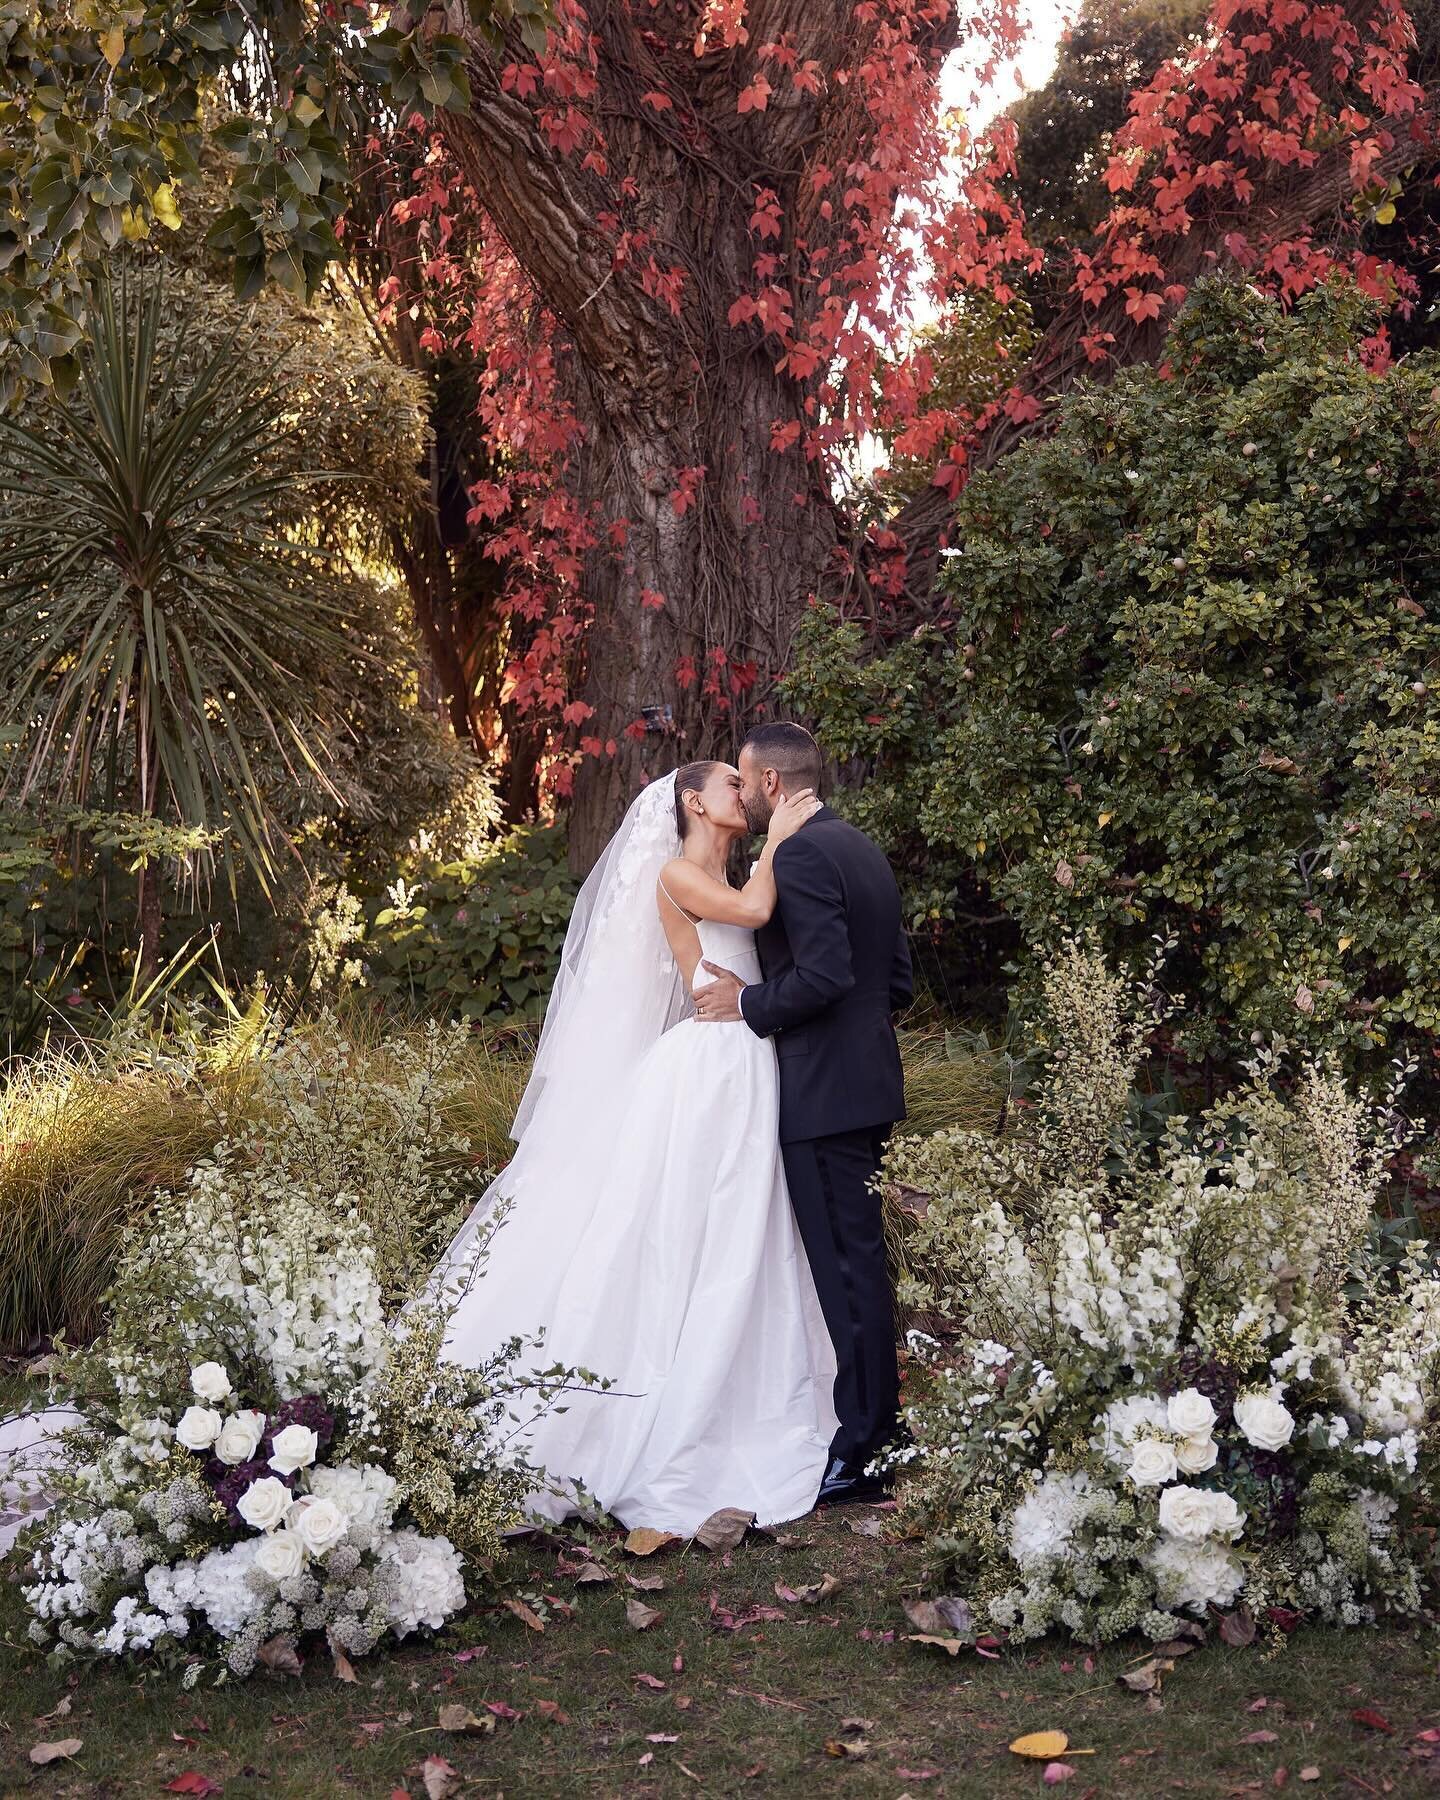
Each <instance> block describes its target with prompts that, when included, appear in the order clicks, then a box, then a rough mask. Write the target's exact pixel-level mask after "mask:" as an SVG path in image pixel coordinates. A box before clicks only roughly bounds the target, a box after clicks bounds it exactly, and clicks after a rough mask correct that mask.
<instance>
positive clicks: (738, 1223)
mask: <svg viewBox="0 0 1440 1800" xmlns="http://www.w3.org/2000/svg"><path fill="white" fill-rule="evenodd" d="M646 900H647V901H648V896H646ZM697 929H698V931H699V935H700V943H701V947H702V950H703V952H704V956H705V957H706V958H707V959H708V960H709V961H711V962H714V963H719V964H723V965H724V966H725V967H727V968H730V969H733V970H734V971H735V973H736V974H738V975H739V976H740V977H741V978H742V979H743V980H745V981H747V982H748V981H753V980H756V979H758V977H759V973H760V969H759V959H758V957H757V955H756V951H755V941H754V936H753V934H752V933H751V932H749V931H747V930H744V929H742V928H741V927H739V926H735V925H725V924H718V923H714V922H712V921H709V920H702V921H701V922H700V924H699V925H698V927H697ZM709 979H710V977H709V976H708V975H706V974H705V973H704V971H703V970H698V971H697V981H698V982H702V983H703V982H705V981H708V980H709ZM595 1080H596V1082H597V1084H599V1085H600V1086H601V1087H602V1088H603V1085H604V1072H603V1071H602V1070H601V1069H599V1068H598V1067H597V1068H596V1069H595ZM592 1097H593V1096H592ZM778 1100H779V1077H778V1070H777V1066H776V1058H775V1049H774V1046H773V1045H772V1044H771V1043H770V1042H769V1041H767V1040H765V1039H762V1038H758V1037H756V1036H755V1035H754V1033H752V1032H751V1031H750V1029H749V1027H748V1026H746V1025H744V1024H710V1023H706V1024H701V1023H699V1022H698V1021H696V1020H695V1019H693V1018H690V1019H685V1020H682V1021H681V1022H680V1023H678V1024H675V1025H673V1026H672V1027H671V1028H670V1029H669V1030H668V1031H665V1032H664V1034H663V1035H661V1036H660V1037H659V1038H658V1039H657V1040H656V1041H655V1042H654V1043H653V1044H652V1045H651V1046H650V1048H649V1049H648V1050H646V1051H645V1053H644V1054H643V1056H642V1058H641V1060H640V1062H639V1064H638V1067H637V1068H636V1069H635V1071H634V1074H633V1077H632V1078H630V1079H629V1080H628V1082H627V1085H626V1091H625V1092H624V1093H623V1094H620V1095H615V1096H614V1097H613V1106H612V1109H611V1110H610V1115H609V1117H608V1120H606V1121H605V1124H604V1129H603V1132H602V1133H600V1134H598V1135H591V1134H592V1133H594V1131H595V1108H594V1107H593V1106H591V1107H582V1108H580V1109H579V1110H580V1111H581V1112H583V1113H584V1114H585V1116H586V1118H587V1119H588V1120H589V1121H590V1127H589V1131H582V1132H580V1133H579V1134H578V1135H576V1134H574V1133H569V1132H566V1131H565V1130H564V1129H563V1125H562V1123H561V1121H560V1120H559V1118H558V1117H557V1109H556V1108H555V1107H554V1106H553V1105H551V1106H549V1107H548V1108H547V1109H546V1112H545V1115H544V1116H543V1117H542V1116H539V1115H537V1117H536V1118H535V1120H534V1122H533V1123H532V1124H530V1125H529V1126H528V1127H527V1129H526V1133H525V1137H524V1142H523V1144H522V1147H521V1151H520V1153H519V1154H518V1155H517V1157H516V1159H515V1162H514V1163H513V1164H512V1165H511V1170H512V1171H513V1175H512V1177H511V1180H510V1183H509V1185H508V1186H507V1181H506V1177H505V1176H502V1177H501V1178H500V1180H499V1181H498V1182H497V1183H496V1190H498V1192H499V1193H501V1194H504V1195H505V1196H506V1197H507V1198H508V1199H509V1200H510V1201H511V1202H512V1204H511V1207H510V1211H509V1213H508V1216H507V1217H506V1218H505V1220H504V1222H503V1224H502V1225H501V1226H500V1228H499V1230H498V1231H497V1232H496V1233H495V1235H494V1237H493V1238H492V1240H491V1244H490V1250H489V1257H488V1265H487V1267H486V1270H485V1273H484V1275H483V1277H482V1278H481V1279H480V1280H478V1281H477V1282H476V1283H475V1284H474V1285H473V1287H472V1288H471V1290H470V1291H469V1293H468V1294H467V1295H466V1296H465V1298H464V1299H463V1300H462V1302H461V1304H460V1307H459V1309H458V1311H457V1313H456V1315H455V1317H454V1318H453V1320H452V1322H451V1326H450V1333H449V1337H448V1339H447V1354H448V1355H450V1356H451V1357H453V1358H455V1359H456V1360H459V1361H462V1362H471V1361H476V1360H479V1359H480V1358H482V1357H483V1356H484V1355H485V1354H486V1353H487V1352H489V1351H491V1350H493V1349H494V1348H496V1347H497V1346H498V1345H499V1344H500V1343H502V1342H504V1340H505V1339H506V1338H507V1337H509V1336H511V1335H512V1334H514V1333H519V1332H529V1331H532V1330H533V1329H535V1328H536V1327H539V1326H544V1327H545V1343H544V1350H543V1354H541V1355H540V1356H539V1357H537V1358H536V1359H535V1365H536V1366H537V1367H544V1366H549V1365H551V1364H553V1363H555V1362H562V1363H565V1364H567V1365H568V1366H571V1367H580V1368H585V1369H588V1370H591V1371H593V1372H594V1373H595V1374H597V1375H600V1376H607V1377H609V1378H610V1380H611V1382H612V1383H613V1386H612V1388H611V1389H609V1390H608V1391H605V1392H585V1393H579V1394H572V1395H569V1396H567V1397H566V1399H565V1402H564V1404H565V1408H566V1410H564V1411H558V1410H556V1411H551V1412H548V1413H545V1414H543V1415H541V1416H540V1417H538V1418H535V1419H533V1420H532V1421H531V1422H530V1423H529V1424H528V1425H527V1428H526V1431H525V1434H524V1435H525V1439H526V1444H527V1448H528V1451H529V1454H530V1456H531V1457H532V1459H533V1460H534V1461H536V1462H537V1463H540V1464H543V1465H544V1467H545V1468H546V1470H547V1471H548V1473H549V1474H550V1475H551V1476H552V1477H557V1478H560V1479H561V1480H562V1481H565V1480H578V1481H579V1482H582V1483H583V1484H584V1487H585V1489H586V1490H587V1491H588V1492H589V1494H591V1495H592V1496H593V1497H594V1498H595V1499H596V1500H597V1501H598V1502H599V1503H600V1505H601V1506H603V1507H604V1508H605V1509H606V1510H607V1511H608V1512H610V1513H612V1514H614V1515H615V1516H616V1517H617V1518H619V1519H620V1520H621V1521H623V1522H624V1523H625V1524H626V1525H628V1526H631V1527H634V1526H639V1525H645V1526H651V1527H654V1528H657V1529H661V1530H669V1531H675V1532H678V1533H681V1534H684V1535H689V1534H690V1533H692V1532H693V1531H694V1530H695V1528H696V1527H697V1526H698V1525H700V1524H701V1523H702V1522H703V1520H705V1519H706V1518H707V1517H708V1516H709V1515H710V1514H711V1513H712V1512H714V1511H716V1510H717V1509H718V1508H720V1507H725V1506H733V1507H738V1508H741V1509H742V1510H745V1511H748V1512H753V1513H755V1514H756V1515H757V1518H758V1520H759V1522H760V1523H762V1524H773V1523H778V1522H780V1521H782V1520H786V1519H793V1518H796V1517H798V1516H799V1515H801V1514H802V1513H805V1512H808V1511H809V1510H810V1508H811V1507H812V1505H813V1504H814V1501H815V1495H816V1492H817V1490H818V1487H819V1484H820V1480H821V1477H822V1475H823V1473H824V1470H825V1466H826V1460H827V1455H828V1449H829V1444H830V1439H831V1437H832V1436H833V1434H834V1432H835V1427H836V1420H835V1412H834V1406H833V1402H832V1397H831V1396H832V1388H833V1383H834V1377H835V1358H834V1351H833V1349H832V1347H831V1343H830V1339H829V1336H828V1334H827V1332H826V1329H825V1324H824V1320H823V1318H822V1316H821V1313H820V1307H819V1302H818V1300H817V1298H816V1294H815V1286H814V1282H813V1280H812V1279H811V1275H810V1269H809V1265H808V1264H807V1262H806V1260H805V1254H804V1251H803V1249H802V1247H801V1244H800V1240H799V1235H798V1232H797V1229H796V1226H795V1222H794V1218H793V1215H792V1213H791V1209H790V1203H789V1198H788V1195H787V1193H786V1188H785V1176H784V1170H783V1167H782V1164H781V1159H780V1149H779V1139H778ZM463 1236H464V1234H463V1233H462V1237H463ZM459 1241H460V1240H457V1243H459ZM532 1506H533V1510H535V1511H536V1512H538V1513H540V1514H542V1515H545V1516H549V1517H552V1518H559V1517H562V1516H564V1514H565V1513H566V1512H567V1511H569V1510H571V1509H572V1496H571V1494H570V1493H569V1492H568V1491H562V1492H560V1493H540V1494H537V1495H535V1496H534V1497H533V1500H532Z"/></svg>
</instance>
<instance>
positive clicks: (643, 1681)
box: [631, 1669, 669, 1694]
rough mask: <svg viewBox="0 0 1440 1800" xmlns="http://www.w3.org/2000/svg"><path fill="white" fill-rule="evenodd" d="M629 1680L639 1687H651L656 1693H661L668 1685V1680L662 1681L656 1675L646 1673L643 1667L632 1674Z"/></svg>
mask: <svg viewBox="0 0 1440 1800" xmlns="http://www.w3.org/2000/svg"><path fill="white" fill-rule="evenodd" d="M631 1680H632V1681H634V1682H635V1683H636V1684H637V1685H638V1686H640V1687H647V1688H652V1689H653V1690H654V1691H655V1692H656V1693H657V1694H663V1693H664V1692H665V1689H666V1687H667V1686H668V1685H669V1683H668V1682H664V1681H662V1680H661V1679H660V1677H659V1676H658V1675H647V1674H646V1673H645V1671H644V1670H643V1669H641V1670H640V1671H639V1672H638V1674H635V1675H632V1676H631Z"/></svg>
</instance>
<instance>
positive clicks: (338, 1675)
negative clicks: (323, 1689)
mask: <svg viewBox="0 0 1440 1800" xmlns="http://www.w3.org/2000/svg"><path fill="white" fill-rule="evenodd" d="M330 1660H331V1662H332V1663H334V1665H335V1679H336V1680H337V1681H358V1680H359V1679H360V1678H359V1676H358V1675H356V1673H355V1665H354V1663H352V1662H351V1660H350V1658H349V1657H348V1656H347V1655H346V1654H345V1652H344V1651H343V1650H342V1649H340V1648H339V1646H338V1645H336V1644H332V1645H331V1646H330Z"/></svg>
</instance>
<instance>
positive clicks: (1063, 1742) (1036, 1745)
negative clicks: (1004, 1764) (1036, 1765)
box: [1010, 1731, 1070, 1762]
mask: <svg viewBox="0 0 1440 1800" xmlns="http://www.w3.org/2000/svg"><path fill="white" fill-rule="evenodd" d="M1010 1748H1011V1750H1012V1751H1013V1752H1014V1754H1015V1755H1016V1756H1032V1757H1034V1758H1036V1759H1037V1760H1038V1761H1040V1762H1049V1761H1050V1760H1051V1759H1052V1758H1053V1757H1056V1756H1059V1755H1061V1754H1062V1753H1063V1752H1064V1751H1066V1750H1068V1749H1069V1748H1070V1739H1069V1738H1068V1737H1067V1736H1066V1735H1065V1733H1064V1732H1063V1731H1027V1732H1026V1734H1025V1736H1024V1737H1018V1738H1016V1740H1015V1742H1014V1743H1013V1744H1011V1746H1010Z"/></svg>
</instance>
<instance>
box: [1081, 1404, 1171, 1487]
mask: <svg viewBox="0 0 1440 1800" xmlns="http://www.w3.org/2000/svg"><path fill="white" fill-rule="evenodd" d="M1169 1428H1170V1415H1169V1409H1168V1407H1167V1406H1166V1404H1165V1402H1164V1401H1163V1400H1162V1399H1161V1398H1160V1396H1159V1395H1158V1394H1127V1395H1126V1396H1125V1397H1124V1398H1123V1399H1120V1400H1112V1401H1111V1402H1110V1404H1109V1405H1108V1406H1107V1407H1106V1408H1105V1410H1104V1412H1102V1413H1101V1415H1100V1418H1099V1420H1098V1422H1097V1431H1096V1435H1095V1437H1094V1438H1093V1439H1092V1442H1093V1443H1094V1446H1095V1448H1096V1449H1097V1450H1098V1451H1100V1453H1101V1455H1102V1456H1104V1458H1105V1459H1106V1461H1107V1462H1111V1463H1113V1464H1114V1465H1115V1467H1116V1468H1117V1469H1128V1468H1129V1467H1130V1459H1131V1455H1132V1453H1133V1451H1134V1447H1135V1441H1136V1439H1137V1438H1139V1437H1150V1436H1152V1435H1155V1434H1157V1433H1161V1432H1165V1431H1168V1430H1169Z"/></svg>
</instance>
